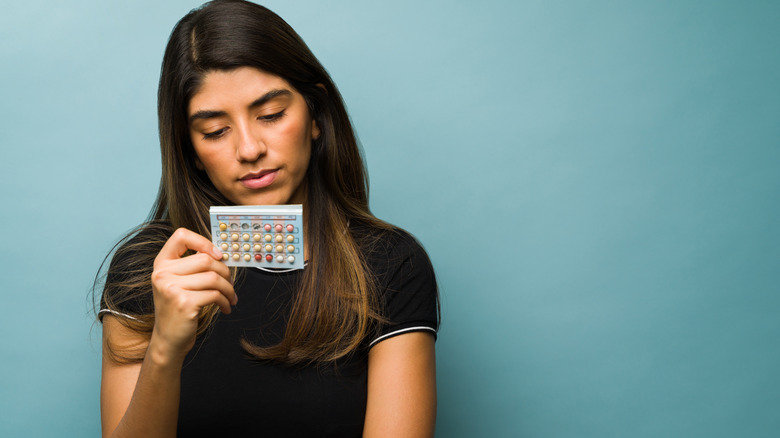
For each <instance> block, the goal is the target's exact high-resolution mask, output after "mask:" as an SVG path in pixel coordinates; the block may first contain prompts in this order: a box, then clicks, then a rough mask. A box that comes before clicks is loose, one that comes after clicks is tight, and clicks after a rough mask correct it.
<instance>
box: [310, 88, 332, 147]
mask: <svg viewBox="0 0 780 438" xmlns="http://www.w3.org/2000/svg"><path fill="white" fill-rule="evenodd" d="M317 86H318V87H320V88H322V91H324V92H325V94H328V89H327V88H325V84H317ZM320 134H321V132H320V127H319V126H317V121H316V120H314V118H313V117H312V119H311V139H312V140H316V139H318V138H320Z"/></svg>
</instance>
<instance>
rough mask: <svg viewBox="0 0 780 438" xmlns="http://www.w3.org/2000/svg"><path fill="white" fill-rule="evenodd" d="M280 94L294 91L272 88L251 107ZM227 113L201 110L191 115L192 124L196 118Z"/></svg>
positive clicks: (262, 103) (200, 118)
mask: <svg viewBox="0 0 780 438" xmlns="http://www.w3.org/2000/svg"><path fill="white" fill-rule="evenodd" d="M280 96H292V92H291V91H290V90H287V89H284V88H277V89H274V90H271V91H269V92H267V93H265V94H263V95H262V96H260V97H258V98H257V99H255V100H254V101H253V102H252V103H250V104H249V108H250V109H254V108H257V107H259V106H262V105H264V104H265V103H266V102H268V101H269V100H271V99H275V98H277V97H280ZM226 115H227V113H226V112H225V111H212V110H201V111H197V112H195V113H193V114H192V115H191V116H190V124H192V123H194V122H195V121H196V120H203V119H213V118H215V117H222V116H226Z"/></svg>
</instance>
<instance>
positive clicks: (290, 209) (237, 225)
mask: <svg viewBox="0 0 780 438" xmlns="http://www.w3.org/2000/svg"><path fill="white" fill-rule="evenodd" d="M209 216H210V217H211V240H212V242H214V246H216V247H217V248H219V249H220V250H221V251H222V260H223V261H224V262H225V264H226V265H228V266H241V267H256V268H262V269H265V268H267V269H285V270H288V269H303V265H304V260H303V206H302V205H299V204H295V205H239V206H229V207H211V208H209Z"/></svg>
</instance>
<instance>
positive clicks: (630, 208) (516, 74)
mask: <svg viewBox="0 0 780 438" xmlns="http://www.w3.org/2000/svg"><path fill="white" fill-rule="evenodd" d="M334 3H336V4H334ZM373 3H374V2H371V4H369V2H360V1H356V0H352V1H343V2H324V1H313V0H312V1H307V2H295V3H294V4H292V2H284V1H281V0H276V1H271V2H268V3H267V5H268V6H269V7H271V9H273V10H275V11H276V12H278V13H279V14H280V15H282V16H283V17H284V18H285V19H287V20H288V21H289V22H290V23H291V24H292V25H293V27H295V28H296V29H297V30H298V31H299V32H300V34H301V35H302V36H303V37H304V39H305V40H306V41H307V42H308V43H309V45H310V46H311V48H312V49H313V50H314V52H315V53H316V54H317V55H318V56H319V57H320V59H321V61H322V62H323V64H324V65H325V66H326V67H327V68H328V69H329V70H330V72H331V73H332V75H333V77H334V79H335V80H336V83H337V84H339V86H340V88H341V90H342V92H343V94H344V96H345V99H346V101H347V104H348V106H349V109H350V112H351V115H352V117H353V120H354V122H355V126H356V128H357V131H358V134H359V136H360V138H361V140H362V143H363V146H364V148H365V153H366V157H367V160H368V165H369V170H370V175H371V183H372V186H371V188H372V192H371V194H372V198H371V199H372V201H371V204H372V207H373V209H374V211H375V213H376V214H377V215H378V216H380V217H382V218H384V219H387V220H389V221H391V222H394V223H396V224H398V225H401V226H403V227H405V228H407V229H409V230H410V231H412V232H413V233H415V234H416V235H417V236H418V237H419V238H420V240H421V241H422V242H423V243H424V244H425V246H426V248H427V249H428V250H429V253H430V255H431V258H432V259H433V262H434V265H435V267H436V269H437V273H438V275H439V279H440V285H441V292H442V297H443V317H444V324H443V327H442V331H441V333H440V337H439V341H438V344H437V352H438V373H439V374H438V375H439V396H440V404H439V418H438V434H437V435H438V436H440V437H477V436H480V437H481V436H485V437H488V436H489V437H517V436H528V437H539V436H541V437H611V436H615V437H658V436H679V437H733V436H750V437H769V436H776V434H777V433H778V432H777V431H778V430H780V416H778V415H777V413H778V411H780V378H779V377H778V369H780V347H779V346H778V345H779V344H778V339H780V317H779V316H778V311H779V310H780V286H778V285H780V250H778V247H779V246H780V231H778V224H779V223H780V207H778V205H779V202H780V52H778V47H780V26H778V23H780V3H778V2H770V1H746V2H738V1H703V0H702V1H682V2H680V1H658V2H649V1H621V2H617V1H607V0H597V1H592V2H578V1H571V0H568V1H563V0H553V1H538V0H535V1H499V0H487V1H485V2H479V5H477V3H474V2H445V1H434V2H425V3H424V4H418V3H417V2H412V1H395V2H382V4H373ZM196 5H197V2H189V1H166V2H155V1H150V0H145V1H134V2H106V1H98V0H74V1H69V2H54V1H45V2H44V1H36V0H31V1H29V2H13V3H12V2H9V1H3V4H2V5H0V6H2V7H1V8H0V10H2V13H0V59H2V67H0V95H1V96H2V99H0V127H1V129H2V131H1V132H0V142H1V145H2V158H1V159H0V175H1V176H0V178H2V192H1V193H0V196H2V198H0V203H1V205H2V207H1V208H2V211H3V214H2V215H0V229H2V230H4V231H5V233H6V237H5V239H4V240H5V242H6V244H5V247H6V248H5V250H4V251H2V252H0V269H2V273H3V278H5V279H6V284H5V286H4V287H3V295H2V296H3V308H4V310H5V311H4V312H3V313H4V316H3V317H2V318H0V332H1V333H2V336H0V352H2V353H0V435H1V436H25V437H36V436H41V437H43V436H63V437H65V436H73V437H81V436H96V435H98V434H99V416H98V388H99V360H100V358H99V349H100V348H99V347H100V342H99V339H100V326H99V325H93V323H92V319H91V316H90V314H89V311H88V309H89V301H88V298H87V295H88V290H89V288H90V285H91V281H92V277H93V275H94V273H95V271H96V270H97V268H98V266H99V264H100V262H101V260H102V257H103V256H104V255H105V253H106V252H107V251H108V250H109V249H110V248H111V246H112V244H113V242H114V241H115V240H116V239H118V238H119V237H120V236H121V235H122V234H123V233H124V232H125V231H126V230H128V229H130V228H131V227H133V226H134V225H136V224H137V223H138V222H140V221H141V220H143V218H144V217H145V216H146V213H147V212H148V210H149V208H150V206H151V202H152V200H153V198H154V194H155V191H156V187H157V180H158V178H159V157H158V149H157V136H156V120H155V104H156V103H155V93H156V86H157V84H156V81H157V75H158V73H159V65H160V60H161V57H162V51H163V47H164V44H165V41H166V38H167V36H168V34H169V32H170V30H171V28H172V27H173V24H174V23H175V21H176V20H177V19H178V18H180V17H181V16H182V15H183V14H184V13H186V12H187V11H188V10H189V9H190V8H192V7H194V6H196Z"/></svg>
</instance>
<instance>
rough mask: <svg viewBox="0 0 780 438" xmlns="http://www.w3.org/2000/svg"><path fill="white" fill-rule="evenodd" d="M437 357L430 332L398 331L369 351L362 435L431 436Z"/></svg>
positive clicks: (375, 437)
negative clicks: (366, 399) (405, 332)
mask: <svg viewBox="0 0 780 438" xmlns="http://www.w3.org/2000/svg"><path fill="white" fill-rule="evenodd" d="M435 426H436V357H435V351H434V338H433V335H432V334H430V333H425V332H415V333H407V334H403V335H398V336H395V337H392V338H390V339H386V340H384V341H381V342H379V343H378V344H376V345H374V346H373V347H372V348H371V350H370V351H369V353H368V405H367V407H366V422H365V426H364V429H363V436H364V437H366V438H381V437H394V438H399V437H410V438H411V437H433V432H434V428H435Z"/></svg>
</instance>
